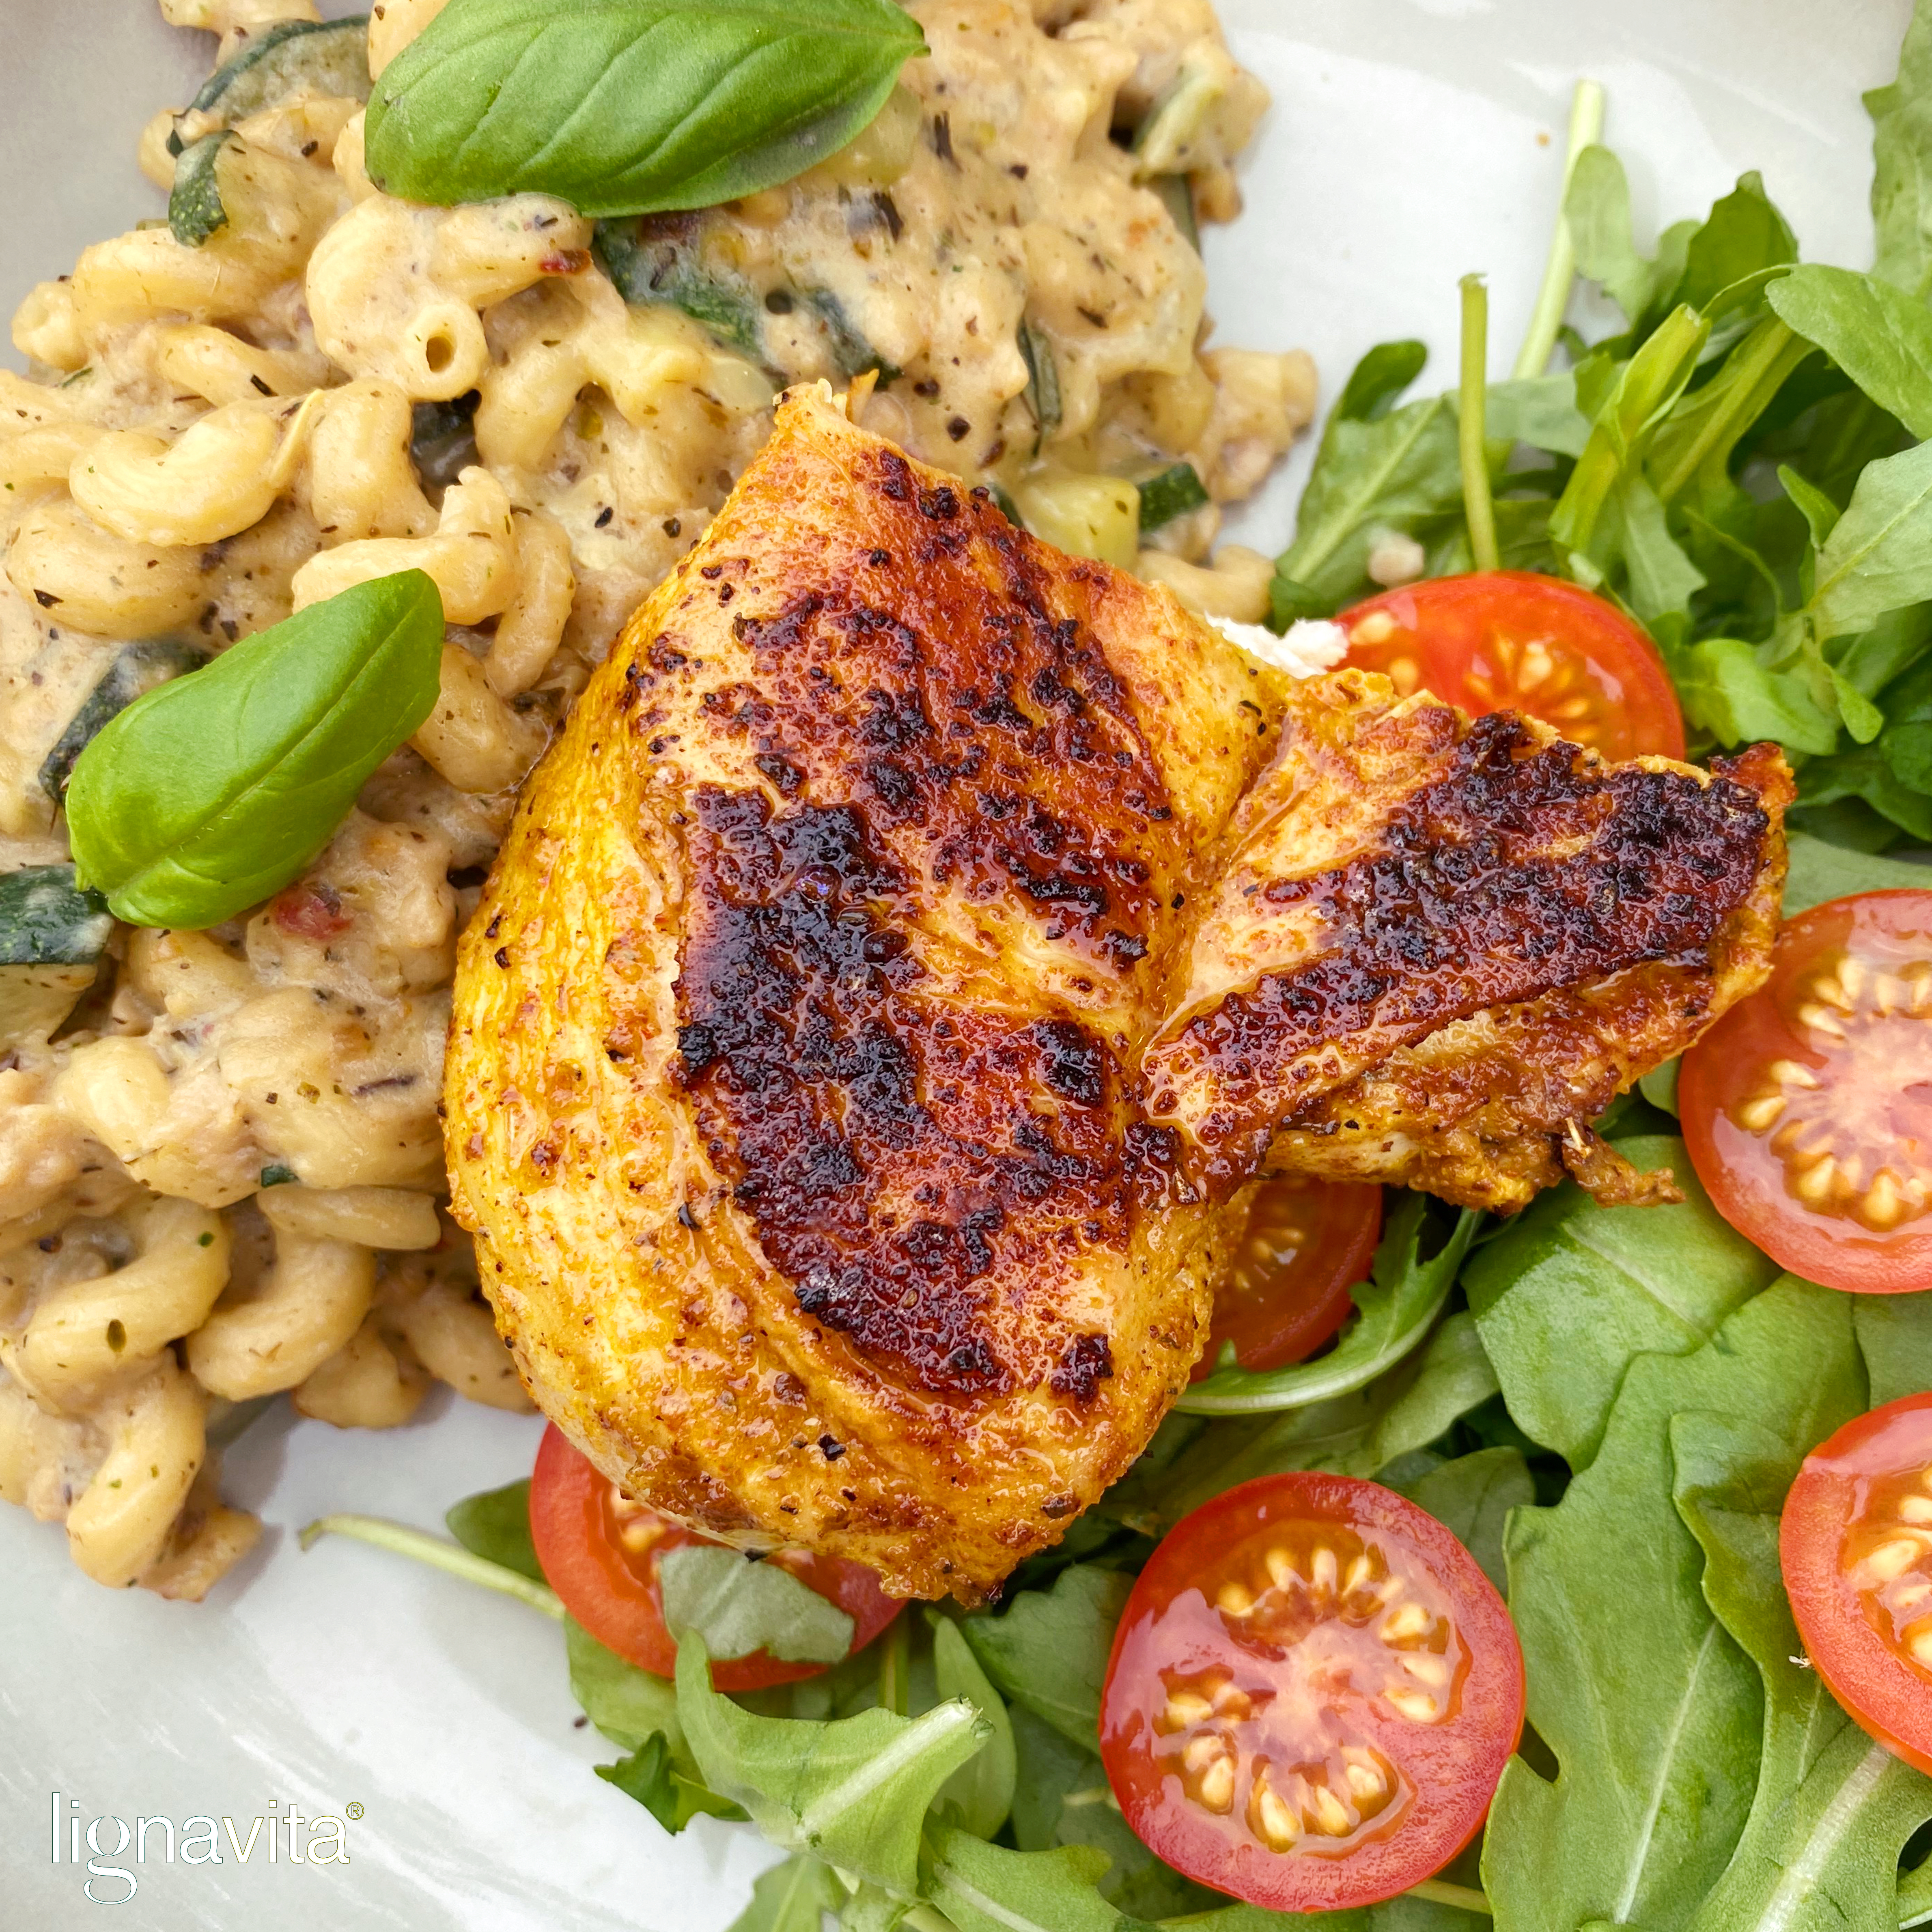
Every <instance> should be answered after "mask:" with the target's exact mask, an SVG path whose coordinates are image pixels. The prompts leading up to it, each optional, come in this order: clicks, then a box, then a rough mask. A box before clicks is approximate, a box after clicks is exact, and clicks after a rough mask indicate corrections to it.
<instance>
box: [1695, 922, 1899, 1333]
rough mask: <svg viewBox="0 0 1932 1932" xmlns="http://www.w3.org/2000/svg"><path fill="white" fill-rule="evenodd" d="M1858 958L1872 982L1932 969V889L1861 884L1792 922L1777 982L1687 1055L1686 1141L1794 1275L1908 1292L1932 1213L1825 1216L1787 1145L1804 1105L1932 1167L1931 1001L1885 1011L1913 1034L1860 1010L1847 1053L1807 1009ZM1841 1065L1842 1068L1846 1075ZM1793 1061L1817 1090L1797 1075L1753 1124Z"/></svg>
mask: <svg viewBox="0 0 1932 1932" xmlns="http://www.w3.org/2000/svg"><path fill="white" fill-rule="evenodd" d="M1847 953H1849V954H1850V955H1852V956H1855V957H1856V958H1858V959H1861V960H1863V961H1864V962H1866V969H1867V970H1866V973H1865V980H1866V983H1867V984H1870V983H1875V981H1876V978H1877V977H1878V975H1879V973H1880V972H1882V971H1891V970H1892V969H1894V968H1897V967H1898V966H1900V964H1901V963H1902V964H1903V965H1905V966H1906V967H1910V966H1912V965H1915V964H1916V963H1917V962H1927V964H1928V965H1932V890H1927V891H1923V892H1921V891H1918V890H1916V889H1905V890H1903V891H1896V892H1862V893H1859V894H1858V895H1855V896H1854V897H1852V898H1843V899H1833V900H1831V901H1828V902H1827V903H1826V904H1823V905H1818V906H1814V907H1811V910H1809V911H1807V912H1804V913H1799V915H1798V916H1797V917H1796V918H1795V919H1787V921H1786V922H1785V923H1784V926H1783V928H1782V929H1781V931H1780V932H1779V934H1778V943H1777V945H1776V947H1775V949H1774V951H1773V955H1772V971H1771V977H1770V980H1769V981H1768V982H1767V983H1766V985H1765V986H1763V987H1762V988H1761V989H1760V990H1759V991H1758V992H1755V993H1754V994H1753V995H1751V997H1750V998H1748V999H1746V1000H1742V1001H1739V1003H1738V1004H1737V1005H1736V1006H1735V1007H1733V1008H1732V1009H1731V1010H1730V1012H1729V1013H1726V1014H1725V1015H1724V1016H1723V1018H1722V1019H1720V1020H1719V1021H1718V1022H1717V1024H1716V1025H1715V1026H1713V1027H1712V1028H1711V1030H1710V1031H1709V1032H1708V1033H1707V1034H1705V1035H1704V1037H1703V1038H1702V1039H1701V1040H1699V1041H1698V1042H1697V1044H1696V1045H1695V1046H1693V1047H1692V1048H1691V1050H1690V1052H1688V1053H1687V1054H1686V1055H1685V1056H1684V1062H1683V1067H1682V1071H1681V1073H1680V1075H1679V1082H1678V1106H1679V1109H1680V1112H1681V1116H1682V1123H1683V1128H1684V1139H1685V1146H1686V1148H1688V1151H1689V1153H1690V1156H1691V1166H1693V1167H1694V1168H1695V1169H1697V1178H1698V1179H1699V1180H1700V1181H1702V1182H1703V1184H1704V1186H1705V1188H1706V1190H1707V1192H1708V1193H1709V1195H1710V1196H1711V1199H1712V1202H1714V1203H1715V1205H1716V1207H1717V1209H1718V1212H1719V1213H1720V1214H1722V1215H1723V1216H1724V1219H1725V1220H1727V1221H1728V1222H1730V1224H1731V1225H1732V1226H1733V1227H1734V1228H1736V1229H1738V1230H1739V1232H1741V1233H1742V1234H1744V1235H1748V1237H1749V1238H1751V1240H1752V1241H1755V1242H1756V1243H1757V1245H1758V1246H1759V1247H1761V1248H1763V1250H1764V1251H1765V1252H1766V1253H1767V1254H1768V1255H1769V1256H1771V1257H1772V1259H1773V1260H1775V1261H1776V1262H1778V1263H1779V1264H1780V1265H1781V1266H1783V1267H1784V1268H1788V1269H1790V1271H1791V1272H1792V1273H1793V1274H1797V1275H1802V1277H1804V1278H1805V1280H1807V1281H1815V1282H1818V1283H1822V1284H1823V1286H1826V1287H1827V1288H1836V1289H1843V1290H1844V1291H1846V1292H1847V1293H1849V1294H1853V1295H1908V1294H1912V1293H1915V1292H1918V1291H1920V1290H1922V1289H1932V1214H1920V1215H1918V1216H1916V1217H1912V1218H1908V1219H1906V1220H1904V1221H1903V1222H1902V1223H1900V1225H1898V1226H1896V1227H1894V1228H1893V1229H1891V1230H1890V1231H1889V1232H1881V1231H1879V1230H1876V1229H1873V1228H1871V1227H1870V1226H1867V1225H1865V1224H1864V1223H1861V1221H1859V1220H1856V1219H1854V1218H1852V1217H1851V1216H1850V1215H1849V1214H1846V1213H1843V1212H1838V1213H1821V1212H1818V1211H1814V1209H1813V1208H1811V1207H1810V1206H1808V1205H1806V1203H1805V1202H1804V1201H1803V1200H1802V1199H1801V1198H1799V1196H1797V1195H1796V1193H1794V1192H1793V1184H1794V1180H1795V1178H1802V1176H1797V1177H1795V1176H1794V1175H1793V1172H1791V1171H1790V1169H1788V1168H1787V1160H1786V1157H1785V1156H1784V1155H1783V1154H1781V1153H1780V1152H1779V1151H1778V1147H1777V1142H1778V1137H1779V1136H1780V1134H1781V1133H1784V1132H1785V1131H1787V1130H1793V1129H1794V1128H1795V1127H1796V1124H1797V1122H1798V1119H1799V1112H1800V1111H1801V1110H1805V1111H1808V1112H1810V1113H1811V1114H1812V1115H1814V1116H1815V1117H1816V1119H1817V1126H1816V1127H1808V1133H1811V1134H1814V1135H1817V1136H1823V1135H1824V1134H1825V1133H1827V1132H1830V1133H1832V1136H1833V1138H1832V1145H1833V1146H1834V1147H1837V1146H1838V1145H1839V1144H1840V1140H1841V1138H1842V1139H1843V1142H1845V1143H1846V1145H1857V1146H1858V1147H1859V1148H1861V1150H1862V1151H1863V1152H1864V1155H1865V1157H1866V1158H1867V1160H1877V1159H1879V1158H1880V1157H1879V1155H1878V1154H1876V1151H1875V1150H1876V1148H1878V1147H1880V1146H1882V1148H1884V1150H1885V1154H1884V1156H1883V1158H1885V1159H1887V1160H1895V1161H1896V1162H1897V1163H1898V1164H1899V1165H1900V1166H1903V1167H1904V1168H1905V1169H1906V1170H1908V1172H1909V1171H1911V1170H1913V1169H1915V1170H1916V1171H1917V1172H1919V1173H1920V1174H1921V1175H1928V1176H1932V1007H1927V1006H1926V1004H1924V1001H1922V999H1921V1003H1920V1004H1919V1005H1918V1007H1915V1008H1914V1009H1913V1010H1912V1012H1911V1013H1908V1014H1906V1015H1904V1016H1894V1017H1891V1018H1890V1019H1882V1020H1880V1021H1879V1022H1878V1023H1877V1025H1882V1026H1885V1027H1886V1028H1891V1029H1900V1030H1902V1031H1888V1032H1886V1033H1884V1034H1881V1033H1880V1032H1879V1031H1877V1026H1876V1025H1873V1026H1872V1027H1871V1028H1870V1031H1868V1032H1867V1031H1865V1029H1866V1028H1867V1024H1868V1022H1869V1021H1870V1016H1868V1015H1865V1014H1864V1010H1863V1009H1862V1007H1859V1008H1858V1015H1859V1016H1858V1017H1854V1018H1852V1020H1851V1024H1850V1026H1849V1028H1846V1029H1844V1030H1843V1034H1844V1039H1845V1040H1846V1042H1847V1043H1849V1044H1848V1046H1847V1048H1846V1052H1844V1053H1843V1054H1842V1055H1841V1053H1840V1052H1839V1050H1838V1043H1835V1042H1834V1041H1833V1040H1832V1037H1830V1036H1829V1034H1826V1035H1823V1036H1821V1035H1820V1034H1819V1032H1818V1031H1817V1029H1816V1028H1815V1027H1814V1026H1811V1025H1808V1023H1807V1022H1805V1020H1804V1019H1802V1014H1803V1013H1805V1012H1807V1011H1814V1010H1816V1007H1817V1001H1816V1000H1815V999H1814V998H1813V997H1812V995H1813V992H1814V989H1815V988H1816V986H1817V984H1818V983H1819V977H1820V975H1821V974H1830V973H1831V971H1832V962H1833V961H1834V960H1835V959H1838V958H1839V957H1841V956H1844V955H1846V954H1847ZM1874 962H1876V963H1874ZM1894 977H1895V976H1894ZM1857 1005H1858V1003H1857V1002H1856V1001H1854V1006H1855V1007H1857ZM1861 1038H1863V1039H1866V1040H1869V1041H1870V1043H1872V1044H1871V1045H1870V1046H1869V1047H1868V1049H1867V1055H1866V1057H1865V1058H1864V1059H1862V1060H1861V1059H1859V1058H1856V1057H1855V1052H1854V1051H1853V1050H1854V1049H1856V1047H1857V1046H1858V1041H1859V1040H1861ZM1834 1064H1838V1066H1839V1067H1841V1069H1842V1071H1841V1073H1840V1074H1839V1077H1838V1081H1837V1082H1836V1084H1835V1083H1834V1081H1833V1079H1832V1069H1833V1067H1834ZM1787 1067H1796V1068H1797V1069H1799V1070H1805V1073H1806V1077H1808V1078H1809V1079H1811V1080H1812V1081H1813V1082H1814V1086H1813V1088H1812V1089H1811V1090H1809V1091H1805V1092H1803V1093H1801V1092H1799V1091H1797V1090H1796V1088H1793V1086H1792V1085H1791V1084H1790V1082H1789V1081H1788V1080H1787V1081H1786V1082H1784V1084H1783V1091H1786V1092H1787V1093H1789V1094H1790V1096H1791V1099H1792V1103H1793V1104H1792V1105H1791V1106H1790V1107H1788V1108H1787V1109H1785V1110H1784V1112H1782V1114H1781V1115H1779V1116H1778V1117H1775V1118H1774V1120H1773V1121H1772V1123H1771V1124H1769V1126H1768V1127H1766V1128H1764V1129H1762V1130H1757V1131H1753V1130H1751V1127H1749V1126H1748V1124H1747V1122H1746V1121H1745V1119H1744V1118H1742V1115H1743V1112H1744V1110H1745V1109H1749V1108H1751V1106H1753V1105H1754V1104H1756V1103H1759V1102H1760V1101H1763V1100H1764V1098H1765V1095H1766V1093H1767V1092H1769V1091H1775V1090H1774V1089H1773V1088H1772V1087H1771V1086H1770V1085H1769V1083H1771V1082H1772V1081H1773V1079H1774V1076H1775V1073H1776V1071H1777V1070H1778V1069H1780V1068H1787ZM1915 1123H1922V1124H1920V1125H1916V1126H1915ZM1861 1125H1864V1127H1865V1128H1866V1131H1865V1133H1864V1134H1863V1136H1861V1135H1860V1134H1859V1133H1858V1129H1859V1127H1861ZM1805 1145H1807V1146H1809V1145H1812V1142H1811V1141H1810V1140H1809V1139H1808V1140H1807V1141H1806V1142H1805ZM1861 1172H1863V1170H1861Z"/></svg>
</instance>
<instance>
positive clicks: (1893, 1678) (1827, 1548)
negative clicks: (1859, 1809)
mask: <svg viewBox="0 0 1932 1932" xmlns="http://www.w3.org/2000/svg"><path fill="white" fill-rule="evenodd" d="M1928 1463H1932V1394H1920V1395H1908V1396H1902V1397H1900V1398H1899V1400H1897V1401H1896V1402H1891V1403H1886V1404H1885V1406H1884V1407H1883V1408H1882V1409H1873V1411H1872V1412H1870V1414H1869V1415H1861V1416H1858V1417H1857V1418H1855V1419H1854V1420H1852V1421H1850V1422H1848V1423H1846V1424H1845V1426H1844V1427H1843V1428H1842V1429H1841V1430H1839V1431H1838V1433H1837V1434H1836V1435H1835V1436H1832V1438H1831V1439H1829V1441H1828V1442H1823V1443H1821V1444H1820V1445H1819V1446H1818V1447H1817V1448H1816V1449H1814V1450H1813V1451H1812V1452H1811V1454H1810V1455H1809V1456H1808V1457H1806V1458H1805V1466H1804V1467H1803V1468H1802V1469H1800V1470H1799V1472H1798V1480H1797V1481H1796V1482H1795V1483H1793V1484H1792V1486H1791V1493H1790V1495H1789V1496H1787V1498H1786V1499H1785V1503H1784V1516H1783V1517H1782V1519H1781V1521H1780V1523H1779V1524H1778V1562H1779V1565H1780V1567H1781V1568H1782V1569H1783V1571H1784V1587H1785V1591H1786V1593H1787V1595H1789V1596H1790V1599H1791V1614H1792V1616H1793V1619H1795V1621H1796V1623H1797V1625H1798V1631H1799V1636H1800V1637H1802V1638H1803V1640H1804V1642H1805V1652H1806V1655H1808V1656H1809V1658H1811V1663H1812V1665H1813V1667H1814V1669H1815V1670H1817V1673H1818V1674H1819V1676H1820V1677H1822V1678H1823V1679H1824V1680H1825V1683H1826V1688H1828V1689H1829V1691H1831V1693H1832V1696H1833V1697H1835V1698H1837V1699H1838V1702H1839V1703H1841V1704H1842V1705H1843V1706H1844V1707H1845V1709H1846V1710H1847V1711H1848V1712H1850V1713H1851V1715H1852V1717H1853V1718H1855V1719H1856V1720H1857V1721H1858V1724H1860V1725H1861V1727H1863V1729H1864V1730H1865V1731H1866V1732H1867V1733H1868V1734H1869V1735H1870V1736H1872V1737H1873V1738H1875V1739H1877V1741H1878V1742H1879V1743H1880V1744H1882V1745H1884V1746H1885V1748H1886V1750H1888V1751H1890V1752H1891V1753H1892V1754H1894V1756H1895V1757H1901V1758H1903V1760H1905V1762H1906V1763H1907V1764H1909V1765H1912V1766H1915V1767H1916V1768H1917V1769H1918V1770H1920V1771H1922V1772H1927V1773H1928V1774H1932V1672H1928V1671H1927V1670H1924V1669H1923V1668H1922V1667H1918V1666H1917V1665H1915V1664H1912V1663H1911V1662H1909V1661H1907V1660H1906V1658H1904V1657H1903V1656H1901V1655H1900V1654H1899V1652H1897V1650H1896V1649H1894V1648H1893V1647H1892V1646H1891V1645H1889V1644H1888V1643H1887V1642H1886V1640H1885V1637H1883V1636H1882V1634H1880V1633H1879V1631H1878V1630H1877V1629H1876V1628H1874V1626H1873V1622H1872V1620H1871V1619H1870V1616H1868V1615H1867V1613H1866V1610H1865V1608H1864V1605H1863V1604H1861V1602H1860V1601H1859V1597H1858V1591H1857V1590H1856V1589H1855V1587H1854V1586H1853V1584H1852V1580H1851V1578H1850V1577H1848V1576H1847V1575H1846V1566H1845V1562H1844V1556H1845V1546H1846V1540H1847V1532H1848V1527H1849V1526H1850V1525H1851V1524H1852V1523H1853V1522H1854V1521H1855V1520H1857V1519H1858V1517H1860V1516H1861V1514H1863V1507H1862V1506H1863V1505H1864V1502H1865V1501H1866V1499H1867V1498H1868V1496H1869V1495H1870V1490H1871V1488H1872V1486H1873V1479H1874V1478H1879V1477H1882V1476H1883V1475H1886V1474H1887V1473H1890V1472H1896V1471H1897V1470H1900V1469H1912V1468H1918V1469H1923V1468H1924V1467H1925V1466H1926V1465H1927V1464H1928Z"/></svg>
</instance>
